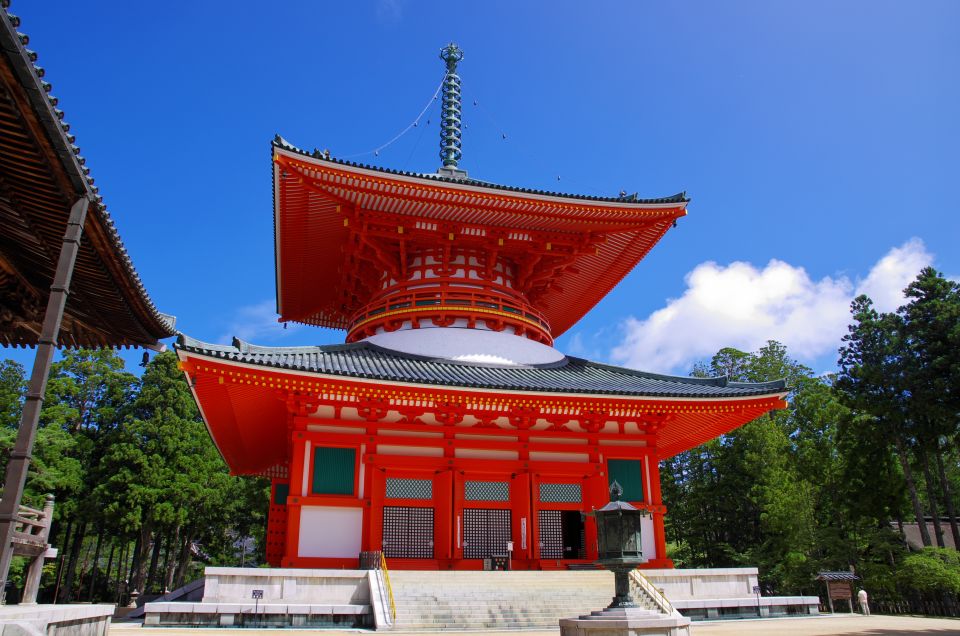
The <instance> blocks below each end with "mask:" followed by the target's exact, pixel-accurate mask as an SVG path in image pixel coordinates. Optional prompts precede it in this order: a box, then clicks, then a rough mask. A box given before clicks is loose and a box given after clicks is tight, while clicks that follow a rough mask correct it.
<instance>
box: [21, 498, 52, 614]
mask: <svg viewBox="0 0 960 636" xmlns="http://www.w3.org/2000/svg"><path fill="white" fill-rule="evenodd" d="M52 523H53V495H47V501H46V503H45V504H44V505H43V510H36V509H35V508H29V507H27V506H24V505H21V506H20V507H19V509H18V512H17V519H16V522H15V524H14V530H13V540H12V544H13V545H12V548H13V555H14V556H25V557H28V558H29V559H30V564H29V565H28V566H27V580H26V584H25V585H24V586H23V598H21V599H20V604H21V605H35V604H36V602H37V591H38V590H39V589H40V576H41V575H42V574H43V561H44V559H54V558H56V556H57V549H56V548H54V547H52V546H51V545H50V544H49V543H48V542H49V540H50V525H51V524H52Z"/></svg>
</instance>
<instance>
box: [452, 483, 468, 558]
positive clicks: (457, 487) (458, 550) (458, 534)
mask: <svg viewBox="0 0 960 636" xmlns="http://www.w3.org/2000/svg"><path fill="white" fill-rule="evenodd" d="M450 472H451V475H452V479H451V482H452V483H451V486H452V487H453V497H452V498H451V499H452V500H453V511H452V512H453V515H452V516H451V517H452V530H453V541H452V546H451V547H452V552H453V554H452V557H451V558H452V559H453V561H454V562H456V561H461V560H463V482H464V481H465V480H464V478H463V473H461V472H460V471H458V470H452V471H450Z"/></svg>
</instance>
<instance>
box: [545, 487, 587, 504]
mask: <svg viewBox="0 0 960 636" xmlns="http://www.w3.org/2000/svg"><path fill="white" fill-rule="evenodd" d="M582 500H583V496H582V494H581V492H580V484H540V501H544V502H547V503H580V502H581V501H582Z"/></svg>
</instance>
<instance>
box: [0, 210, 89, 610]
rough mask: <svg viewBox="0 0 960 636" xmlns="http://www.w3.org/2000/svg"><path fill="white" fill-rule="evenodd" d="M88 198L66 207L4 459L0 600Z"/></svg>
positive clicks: (3, 592) (1, 504)
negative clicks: (33, 350) (17, 419)
mask: <svg viewBox="0 0 960 636" xmlns="http://www.w3.org/2000/svg"><path fill="white" fill-rule="evenodd" d="M89 207H90V200H89V199H88V198H86V197H83V198H82V199H80V200H78V201H77V202H76V203H74V204H73V207H72V208H71V209H70V217H69V218H68V219H67V229H66V231H65V232H64V234H63V245H62V246H61V247H60V258H59V259H57V270H56V273H55V274H54V277H53V284H52V285H51V286H50V297H49V298H48V299H47V310H46V312H45V313H44V315H43V328H42V329H41V331H40V340H39V345H38V346H37V356H36V358H34V362H33V372H32V373H31V375H30V384H29V386H28V387H27V397H26V401H25V402H24V405H23V413H22V414H21V416H20V428H19V430H18V431H17V441H16V444H15V445H14V447H13V451H11V453H10V461H9V462H8V463H7V475H6V480H5V481H4V486H3V499H2V500H0V551H2V552H0V601H2V600H3V596H4V594H5V590H6V584H7V575H8V574H9V573H10V560H11V559H12V558H13V534H14V529H15V528H16V523H17V511H18V509H19V508H20V500H21V499H22V498H23V487H24V485H25V484H26V481H27V470H28V469H29V468H30V458H31V456H32V453H33V442H34V440H35V439H36V436H37V423H38V422H39V421H40V410H41V409H42V408H43V399H44V395H45V394H46V391H47V379H48V378H49V377H50V365H51V364H52V363H53V353H54V350H55V349H56V346H57V337H58V336H59V335H60V323H61V322H62V320H63V310H64V307H66V305H67V296H69V294H70V280H71V278H72V277H73V266H74V264H75V263H76V261H77V252H79V251H80V237H81V236H82V235H83V222H84V220H85V219H86V218H87V209H88V208H89Z"/></svg>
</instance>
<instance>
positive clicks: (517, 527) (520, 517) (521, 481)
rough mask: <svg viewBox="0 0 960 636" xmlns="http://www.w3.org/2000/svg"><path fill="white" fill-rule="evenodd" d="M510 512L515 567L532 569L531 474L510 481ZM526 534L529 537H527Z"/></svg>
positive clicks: (516, 476) (519, 475)
mask: <svg viewBox="0 0 960 636" xmlns="http://www.w3.org/2000/svg"><path fill="white" fill-rule="evenodd" d="M534 496H535V495H534ZM510 510H511V514H510V519H511V524H512V525H513V527H512V528H511V529H510V530H511V532H510V536H512V537H513V561H514V564H515V567H522V568H523V569H527V568H529V567H530V566H529V561H530V540H529V534H530V516H531V514H532V512H533V507H532V506H531V494H530V474H529V473H519V474H515V475H513V478H512V479H511V480H510ZM524 534H526V535H527V536H526V537H525V536H524ZM524 546H526V547H524ZM521 564H522V565H521Z"/></svg>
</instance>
